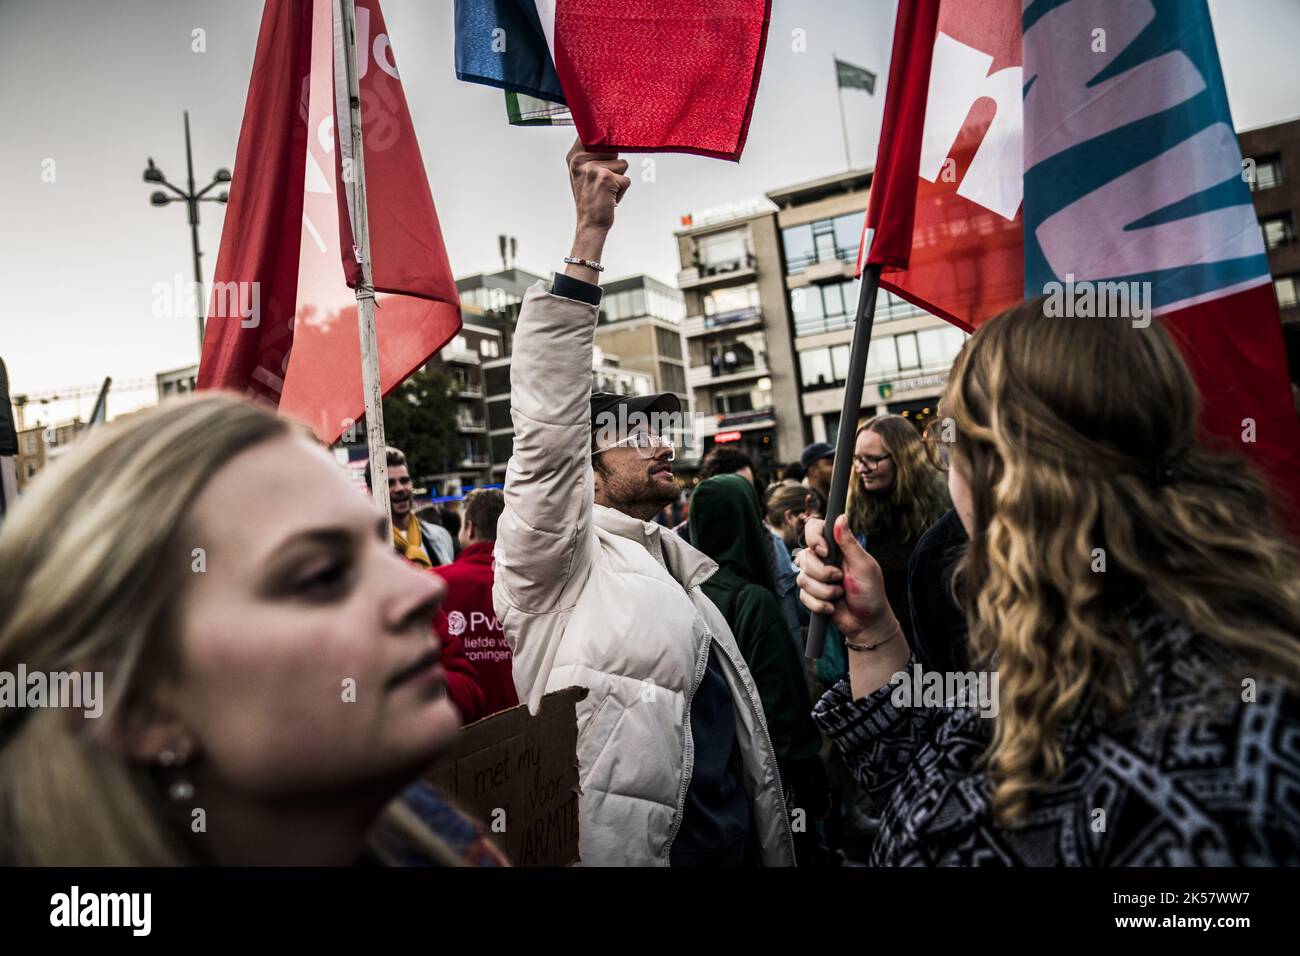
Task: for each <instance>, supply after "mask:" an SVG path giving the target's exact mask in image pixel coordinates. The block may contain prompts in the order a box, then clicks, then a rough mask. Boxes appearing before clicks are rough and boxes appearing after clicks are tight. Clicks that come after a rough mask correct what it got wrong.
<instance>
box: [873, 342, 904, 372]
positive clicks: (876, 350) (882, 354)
mask: <svg viewBox="0 0 1300 956" xmlns="http://www.w3.org/2000/svg"><path fill="white" fill-rule="evenodd" d="M897 371H898V349H897V348H896V347H895V345H894V336H892V335H882V336H879V337H877V336H875V335H873V336H872V337H871V348H870V349H869V350H868V351H867V375H868V377H883V376H888V375H893V374H894V373H895V372H897Z"/></svg>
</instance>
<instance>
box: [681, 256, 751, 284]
mask: <svg viewBox="0 0 1300 956" xmlns="http://www.w3.org/2000/svg"><path fill="white" fill-rule="evenodd" d="M756 263H757V260H756V259H755V258H754V254H753V253H752V252H747V253H745V254H744V255H743V256H741V257H740V258H738V259H727V260H723V261H722V262H710V263H699V264H698V265H696V266H694V267H692V268H688V269H683V270H682V271H681V272H679V273H677V288H679V289H697V288H699V287H701V286H705V285H712V284H714V283H723V282H728V283H730V282H740V281H744V280H747V279H753V278H754V267H755V265H756Z"/></svg>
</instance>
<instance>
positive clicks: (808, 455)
mask: <svg viewBox="0 0 1300 956" xmlns="http://www.w3.org/2000/svg"><path fill="white" fill-rule="evenodd" d="M834 457H835V449H834V448H832V447H831V446H830V445H828V444H826V443H825V442H824V441H815V442H813V443H812V444H811V445H809V446H808V447H807V448H805V449H804V450H803V454H802V455H800V456H799V464H801V465H803V468H804V471H807V470H808V466H809V465H811V464H812V463H813V462H815V461H821V460H822V459H823V458H834Z"/></svg>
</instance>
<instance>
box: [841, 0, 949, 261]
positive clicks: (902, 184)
mask: <svg viewBox="0 0 1300 956" xmlns="http://www.w3.org/2000/svg"><path fill="white" fill-rule="evenodd" d="M938 24H939V0H899V4H898V20H897V23H896V25H895V27H894V50H893V54H892V55H891V56H890V59H889V85H888V86H887V87H886V89H887V90H888V91H889V95H888V96H887V97H886V98H885V115H884V119H883V121H882V122H881V125H880V145H879V146H878V147H877V150H876V169H875V172H874V173H873V174H872V177H871V197H870V199H869V200H868V206H867V219H866V224H865V226H864V228H863V232H862V245H861V246H860V247H859V249H858V269H857V275H858V276H859V277H861V275H862V267H863V266H864V265H878V266H882V267H888V268H892V269H906V268H907V262H908V259H909V258H910V257H911V255H912V224H913V222H914V221H915V218H916V176H917V170H918V168H919V167H920V164H921V134H922V133H923V132H924V130H925V100H926V94H927V92H928V90H927V86H928V84H929V81H930V57H931V55H932V54H933V53H934V32H935V29H936V28H937V27H938Z"/></svg>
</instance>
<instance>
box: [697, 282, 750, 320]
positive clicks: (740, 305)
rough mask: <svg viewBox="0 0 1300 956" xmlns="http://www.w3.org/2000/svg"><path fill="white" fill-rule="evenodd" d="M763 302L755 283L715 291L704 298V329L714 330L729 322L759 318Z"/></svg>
mask: <svg viewBox="0 0 1300 956" xmlns="http://www.w3.org/2000/svg"><path fill="white" fill-rule="evenodd" d="M761 301H762V300H761V299H760V298H759V295H758V285H757V284H755V283H750V284H749V285H741V286H732V287H731V288H727V289H713V290H712V291H710V292H709V293H708V295H706V296H704V317H705V321H704V327H705V328H713V327H715V326H718V325H725V324H726V323H727V322H740V321H744V320H746V319H751V318H757V316H758V314H759V303H760V302H761Z"/></svg>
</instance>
